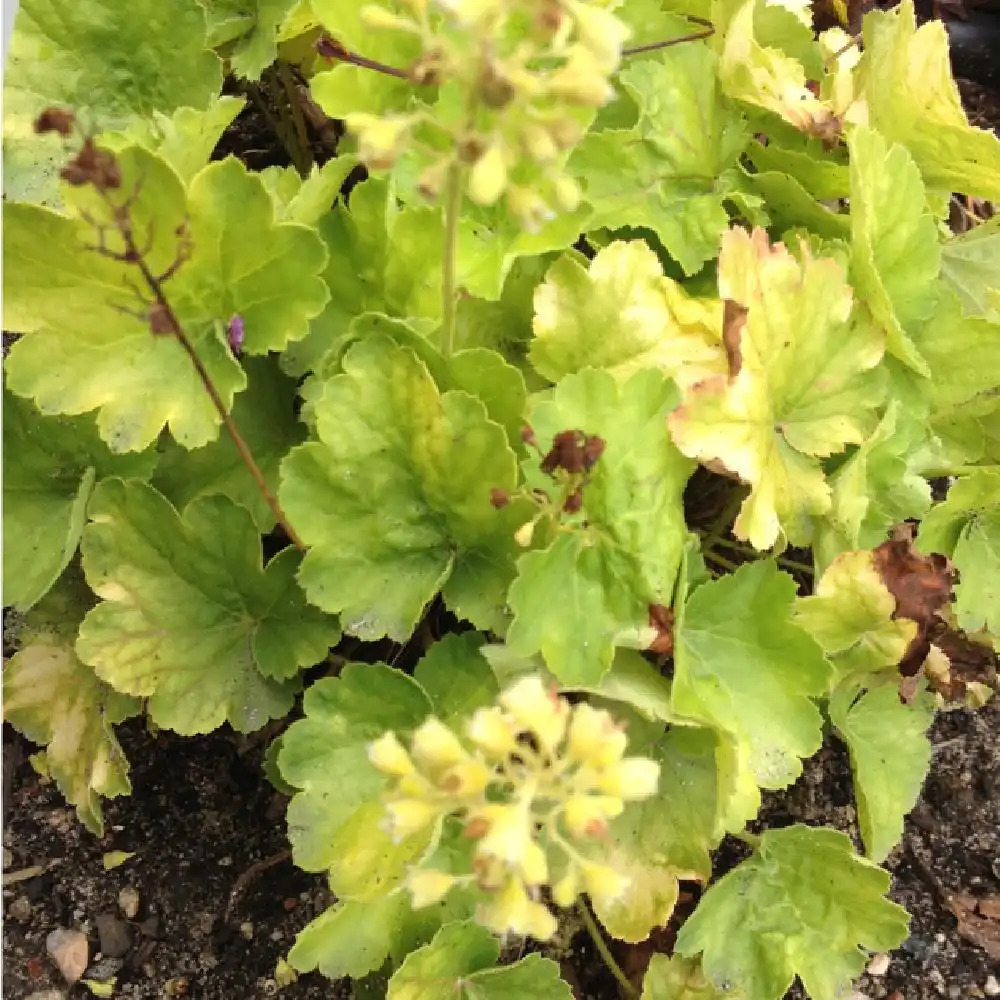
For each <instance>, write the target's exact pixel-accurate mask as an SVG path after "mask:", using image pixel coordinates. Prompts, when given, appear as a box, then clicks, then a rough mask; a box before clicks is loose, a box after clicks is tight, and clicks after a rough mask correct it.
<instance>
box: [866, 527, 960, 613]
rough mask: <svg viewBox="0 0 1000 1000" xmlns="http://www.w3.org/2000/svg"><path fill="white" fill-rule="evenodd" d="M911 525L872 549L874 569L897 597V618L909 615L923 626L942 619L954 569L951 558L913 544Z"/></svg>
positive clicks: (897, 529)
mask: <svg viewBox="0 0 1000 1000" xmlns="http://www.w3.org/2000/svg"><path fill="white" fill-rule="evenodd" d="M913 533H914V529H913V526H912V525H909V524H904V525H900V526H899V527H898V528H896V529H895V530H894V531H893V534H892V537H891V538H890V539H889V540H888V541H886V542H883V543H882V544H881V545H879V546H878V548H876V549H875V550H874V552H873V558H874V560H875V568H876V569H877V570H878V571H879V575H880V576H881V577H882V580H883V582H884V583H885V585H886V586H887V587H888V588H889V592H890V593H891V594H892V596H893V597H894V598H895V599H896V612H895V614H894V615H893V617H894V618H910V619H911V620H913V621H915V622H917V624H919V625H921V626H922V627H923V628H924V629H927V628H930V626H931V625H932V624H933V623H934V622H936V621H938V620H939V615H940V612H941V610H942V609H943V608H944V606H945V605H946V604H948V602H949V601H951V600H952V596H953V595H952V586H953V585H954V583H955V570H954V568H953V567H952V564H951V560H950V559H948V558H947V557H946V556H942V555H939V554H937V553H934V554H932V555H929V556H925V555H922V554H921V553H920V552H918V551H917V549H916V547H915V546H914V544H913Z"/></svg>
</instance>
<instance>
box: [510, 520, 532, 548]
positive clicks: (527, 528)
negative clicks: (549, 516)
mask: <svg viewBox="0 0 1000 1000" xmlns="http://www.w3.org/2000/svg"><path fill="white" fill-rule="evenodd" d="M534 535H535V522H534V521H525V523H524V524H522V525H521V527H520V528H518V529H517V531H515V532H514V541H515V542H517V544H518V545H520V546H521V548H522V549H526V548H527V547H528V546H529V545H530V544H531V539H532V538H533V537H534Z"/></svg>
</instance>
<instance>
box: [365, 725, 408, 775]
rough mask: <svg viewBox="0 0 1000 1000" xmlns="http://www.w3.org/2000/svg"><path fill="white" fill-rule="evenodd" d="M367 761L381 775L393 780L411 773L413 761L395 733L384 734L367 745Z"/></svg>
mask: <svg viewBox="0 0 1000 1000" xmlns="http://www.w3.org/2000/svg"><path fill="white" fill-rule="evenodd" d="M368 759H369V760H370V761H371V762H372V763H373V764H374V765H375V767H376V768H378V770H380V771H381V772H382V773H383V774H388V775H391V776H392V777H394V778H401V777H403V775H406V774H412V773H413V761H412V760H410V755H409V754H408V753H407V752H406V749H405V748H404V747H403V744H402V743H400V742H399V739H398V738H397V737H396V734H395V733H386V734H385V735H384V736H380V737H379V738H378V739H377V740H375V741H374V742H373V743H370V744H369V745H368Z"/></svg>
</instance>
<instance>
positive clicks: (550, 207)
mask: <svg viewBox="0 0 1000 1000" xmlns="http://www.w3.org/2000/svg"><path fill="white" fill-rule="evenodd" d="M617 2H618V0H604V2H601V0H395V2H394V3H392V4H391V6H392V7H393V8H394V9H392V10H390V9H389V6H390V5H389V4H387V5H385V6H383V5H379V6H375V5H369V6H366V7H364V8H363V10H362V17H363V18H364V20H365V21H366V23H367V24H368V25H369V26H370V27H371V28H372V29H373V30H379V29H381V30H394V31H401V32H406V33H409V34H411V35H415V36H417V37H418V38H419V40H420V45H421V52H422V55H421V57H420V58H419V59H418V60H417V62H416V64H415V65H414V66H413V67H410V70H409V72H410V76H411V78H412V79H414V81H415V82H417V83H421V82H426V83H432V84H436V85H438V86H440V87H441V88H442V94H443V93H444V92H445V88H451V90H450V93H451V94H452V95H454V96H453V97H449V98H448V99H444V98H442V99H440V100H438V102H437V104H436V105H434V106H433V107H431V106H424V107H423V108H420V109H418V110H414V111H412V112H410V113H405V114H394V115H383V116H379V115H372V114H367V113H365V114H354V115H348V117H347V127H348V129H349V131H351V132H352V133H353V134H354V135H356V136H357V138H358V141H359V152H360V155H361V157H362V159H363V160H365V161H366V163H367V164H368V165H369V166H373V167H376V168H383V169H385V168H388V167H390V166H392V164H393V163H394V162H395V161H396V159H397V158H398V157H399V156H400V155H401V154H402V153H403V152H404V151H405V150H407V149H411V150H417V151H418V152H419V153H420V157H419V158H420V160H421V162H422V163H423V169H422V172H421V174H420V181H419V186H420V188H421V190H422V191H424V193H425V194H427V195H428V196H431V197H436V196H437V194H438V193H439V192H440V190H441V189H442V187H443V185H444V183H445V179H446V177H447V176H448V173H449V171H450V170H451V169H452V168H453V167H460V168H462V169H463V170H466V169H467V183H466V192H467V194H468V195H469V197H470V198H471V199H472V200H473V201H475V202H477V203H479V204H481V205H492V204H494V203H496V202H497V201H499V199H500V198H501V197H504V196H505V197H506V201H507V206H508V208H509V209H510V210H511V212H512V214H513V215H514V216H515V217H516V218H517V219H518V220H519V221H520V222H521V224H522V225H524V226H525V227H526V228H529V229H534V228H537V227H538V226H539V225H540V224H541V223H543V222H545V221H546V220H548V219H549V218H552V217H553V216H554V215H555V213H556V211H557V210H563V211H573V210H574V209H575V208H576V206H577V204H578V203H579V201H580V191H579V188H578V186H577V184H576V182H575V181H574V180H573V179H572V178H571V177H570V176H569V175H568V174H567V173H566V172H565V169H564V167H565V162H566V159H567V158H568V156H569V153H570V152H571V151H572V149H573V147H574V146H576V144H577V143H578V142H579V141H580V139H581V138H582V137H583V135H584V133H585V132H586V129H587V127H588V126H589V124H590V121H591V119H592V117H593V114H594V112H595V110H596V109H597V108H599V107H601V106H602V105H603V104H606V103H607V102H608V101H609V100H610V99H611V98H612V97H613V96H614V91H613V89H612V87H611V84H610V78H611V77H612V76H613V75H614V73H615V72H616V70H617V68H618V63H619V60H620V59H621V49H622V44H623V42H624V41H625V40H626V38H627V37H628V33H629V29H628V27H627V26H626V25H625V24H624V23H623V22H621V21H620V20H619V19H618V18H617V17H615V15H614V13H613V12H612V9H611V8H613V7H614V6H615V5H616V4H617Z"/></svg>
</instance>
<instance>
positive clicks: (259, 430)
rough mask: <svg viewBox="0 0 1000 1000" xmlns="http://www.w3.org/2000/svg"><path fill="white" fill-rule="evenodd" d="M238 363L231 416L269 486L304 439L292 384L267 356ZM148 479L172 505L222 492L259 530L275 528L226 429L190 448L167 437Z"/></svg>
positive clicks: (276, 483) (272, 519)
mask: <svg viewBox="0 0 1000 1000" xmlns="http://www.w3.org/2000/svg"><path fill="white" fill-rule="evenodd" d="M243 366H244V369H245V370H246V372H247V379H248V383H249V384H248V386H247V388H246V389H245V390H244V391H243V392H241V393H240V394H239V395H238V396H237V397H236V401H235V403H234V404H233V413H232V417H233V421H234V422H235V424H236V426H237V428H239V432H240V435H241V436H242V437H243V440H244V441H245V442H246V443H247V445H248V446H249V448H250V452H251V454H252V455H253V457H254V460H255V461H256V463H257V465H258V467H259V468H260V470H261V472H263V473H264V478H265V479H266V480H267V483H268V485H269V486H270V487H271V489H272V491H274V490H276V489H277V486H278V467H279V465H280V463H281V460H282V459H283V458H284V457H285V455H286V454H288V452H289V451H290V450H291V448H293V447H294V446H295V445H297V444H299V443H301V441H302V440H303V439H304V438H305V428H304V427H303V426H302V425H301V424H300V423H299V422H298V420H297V419H296V417H295V410H294V407H295V383H294V382H293V381H292V380H291V379H290V378H288V377H287V376H286V375H283V374H282V373H281V371H280V370H279V369H278V367H277V364H276V362H275V361H274V360H273V359H272V358H247V359H246V360H245V361H244V362H243ZM153 484H154V485H155V486H156V488H157V489H158V490H159V491H160V492H161V493H162V494H163V495H164V496H165V497H166V498H167V499H168V500H169V501H170V502H171V503H172V504H173V505H174V506H175V507H177V508H182V507H184V506H186V505H187V504H188V503H190V502H191V501H192V500H194V499H195V498H196V497H199V496H207V495H209V494H214V493H222V494H224V495H225V496H227V497H229V498H230V499H231V500H235V501H236V502H237V503H240V504H242V505H243V506H244V507H246V508H247V509H248V510H249V511H250V513H251V514H252V516H253V519H254V524H256V526H257V529H258V531H260V532H261V534H266V533H267V532H268V531H270V530H271V528H273V527H274V515H273V514H272V513H271V508H270V507H268V505H267V503H266V501H265V500H264V498H263V497H262V496H261V494H260V490H258V488H257V485H256V483H255V482H254V480H253V478H252V477H251V475H250V473H249V471H248V470H247V467H246V465H245V464H244V463H243V460H242V459H241V458H240V455H239V452H238V451H237V450H236V446H235V445H234V444H233V440H232V438H231V437H230V436H229V435H228V434H227V433H222V434H220V435H219V437H218V438H217V439H216V440H215V441H213V442H212V443H211V444H207V445H205V446H204V447H202V448H197V449H195V450H194V451H188V450H187V449H186V448H181V447H180V445H177V444H174V443H173V442H167V443H166V444H165V445H164V446H163V449H162V455H161V458H160V464H159V466H158V468H157V470H156V475H155V476H154V478H153Z"/></svg>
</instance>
